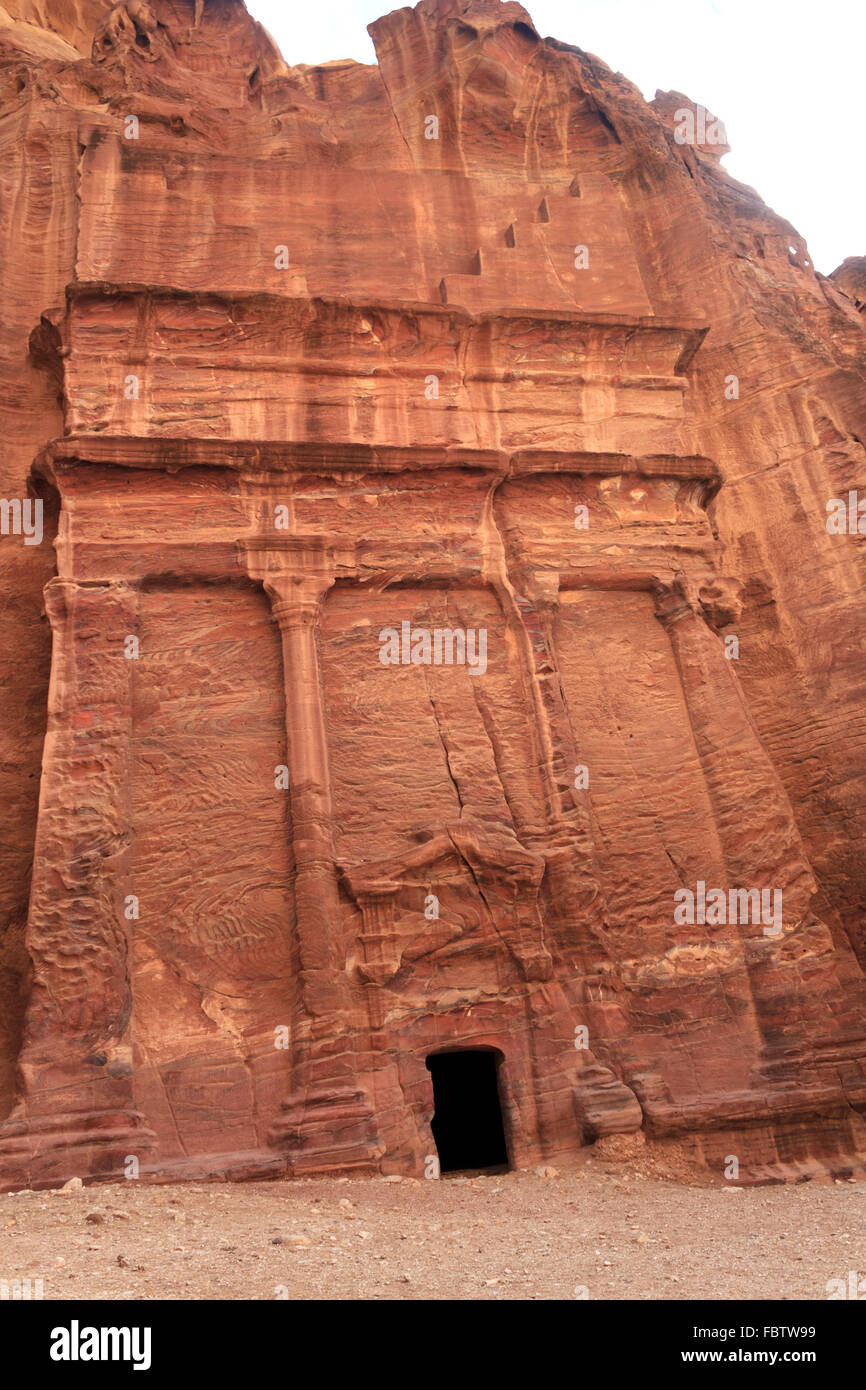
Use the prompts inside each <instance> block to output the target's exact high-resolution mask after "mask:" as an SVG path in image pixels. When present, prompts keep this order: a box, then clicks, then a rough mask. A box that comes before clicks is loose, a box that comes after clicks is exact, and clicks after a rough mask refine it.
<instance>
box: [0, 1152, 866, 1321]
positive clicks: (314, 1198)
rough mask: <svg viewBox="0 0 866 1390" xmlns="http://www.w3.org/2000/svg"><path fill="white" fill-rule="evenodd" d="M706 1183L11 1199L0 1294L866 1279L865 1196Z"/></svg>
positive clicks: (603, 1171)
mask: <svg viewBox="0 0 866 1390" xmlns="http://www.w3.org/2000/svg"><path fill="white" fill-rule="evenodd" d="M707 1182H708V1180H707V1179H706V1177H704V1178H703V1179H701V1180H699V1181H694V1182H691V1183H689V1182H687V1181H683V1180H680V1181H673V1180H671V1179H669V1178H665V1177H659V1176H651V1175H648V1174H647V1172H646V1170H645V1169H644V1171H635V1170H634V1169H632V1170H629V1169H628V1168H627V1167H624V1166H622V1165H619V1166H617V1165H614V1166H611V1165H609V1164H608V1165H607V1166H605V1165H604V1164H603V1162H602V1161H600V1160H594V1161H592V1160H589V1161H584V1162H583V1163H581V1164H575V1165H574V1166H572V1167H569V1168H563V1169H550V1168H547V1169H539V1170H533V1171H528V1172H516V1173H503V1174H485V1175H479V1176H476V1177H466V1176H457V1177H452V1176H449V1177H444V1178H442V1179H440V1180H439V1181H417V1180H413V1179H402V1180H400V1179H393V1178H392V1179H381V1178H379V1179H348V1180H347V1179H328V1180H309V1181H300V1182H272V1183H245V1184H223V1183H219V1184H212V1185H211V1184H207V1185H196V1186H178V1187H153V1186H141V1185H138V1184H136V1183H135V1182H133V1181H130V1182H126V1183H122V1184H117V1185H111V1186H106V1185H97V1186H91V1187H85V1188H80V1187H79V1188H74V1189H73V1190H71V1191H60V1192H20V1193H15V1194H11V1195H6V1196H0V1280H3V1279H5V1280H11V1279H16V1278H17V1279H23V1278H27V1277H29V1278H30V1279H31V1280H32V1279H37V1278H41V1279H42V1281H43V1296H44V1298H45V1299H46V1300H48V1299H58V1298H61V1299H67V1298H75V1299H90V1298H107V1299H153V1298H169V1299H275V1298H289V1299H292V1300H296V1299H401V1300H404V1299H459V1300H466V1299H493V1300H500V1299H574V1298H576V1297H588V1298H590V1299H624V1298H625V1299H647V1300H657V1299H695V1298H709V1299H729V1298H745V1299H773V1298H781V1299H794V1298H805V1299H817V1300H826V1298H827V1281H828V1280H831V1279H846V1280H847V1278H848V1274H849V1271H850V1270H857V1271H859V1272H860V1274H861V1275H866V1183H864V1182H863V1181H843V1182H840V1181H836V1182H828V1183H814V1182H810V1183H804V1184H800V1185H795V1186H785V1187H752V1188H748V1187H747V1188H738V1187H736V1186H734V1185H732V1184H722V1183H718V1182H716V1183H714V1184H713V1185H707ZM864 1289H866V1283H864ZM583 1290H585V1293H584V1292H582V1291H583Z"/></svg>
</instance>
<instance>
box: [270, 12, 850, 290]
mask: <svg viewBox="0 0 866 1390" xmlns="http://www.w3.org/2000/svg"><path fill="white" fill-rule="evenodd" d="M246 3H247V9H248V10H249V11H250V13H251V14H253V15H254V16H255V18H256V19H258V20H260V22H261V23H262V24H264V26H265V28H266V29H268V31H269V32H270V33H271V34H272V35H273V37H274V38H275V39H276V41H277V43H278V44H279V45H280V48H281V50H282V53H283V57H284V58H285V59H286V61H287V62H289V63H322V62H327V61H329V60H330V59H333V58H355V59H356V60H357V61H358V62H361V63H375V61H376V56H375V53H374V50H373V45H372V42H371V41H370V37H369V35H368V34H367V32H366V26H367V25H368V24H369V23H370V22H371V21H372V20H374V19H377V18H378V17H379V15H381V14H387V13H388V12H389V10H390V9H392V8H398V6H395V5H391V4H389V0H313V3H310V4H300V5H299V4H298V0H246ZM524 8H525V9H526V10H528V12H529V13H530V15H531V16H532V19H533V21H534V23H535V27H536V29H537V30H538V32H539V33H540V34H541V35H542V36H547V35H549V36H551V37H553V38H556V39H562V40H563V41H564V42H565V43H572V44H575V45H576V46H577V47H579V48H583V49H586V50H588V51H589V52H590V53H595V54H597V55H598V56H599V57H600V58H603V59H604V61H605V62H606V63H607V64H608V65H609V66H610V67H612V68H613V69H614V70H615V71H616V70H619V71H620V72H622V73H624V74H625V76H626V77H628V78H629V79H630V80H631V81H632V82H634V83H635V85H636V86H638V87H639V88H640V89H641V91H642V92H643V94H644V96H645V97H647V98H648V99H649V98H651V97H653V96H654V95H655V92H656V89H657V88H661V89H662V90H663V91H668V90H672V89H673V90H676V91H680V92H684V93H685V94H686V96H688V97H690V98H691V100H692V101H693V102H696V103H700V104H702V105H703V106H705V107H706V108H707V109H708V110H710V111H712V112H713V113H714V114H715V115H717V116H720V117H721V119H722V120H723V121H724V123H725V128H726V131H727V135H728V143H729V144H730V145H731V147H732V149H731V153H730V154H729V155H726V156H725V159H724V167H725V168H726V169H727V170H728V172H729V173H730V174H732V175H733V176H734V178H737V179H740V180H741V181H742V182H743V183H748V184H751V185H752V187H753V188H756V189H757V190H758V192H759V193H760V194H761V197H762V198H763V199H764V201H765V202H766V203H768V204H769V206H770V207H772V208H774V209H775V211H776V212H778V213H780V214H781V215H782V216H783V217H786V218H787V219H788V221H789V222H791V223H793V225H794V227H795V228H796V229H797V231H799V232H800V233H801V234H802V235H803V236H804V237H805V238H806V241H807V242H808V245H809V251H810V253H811V257H812V260H813V263H814V264H815V266H816V267H817V269H818V270H820V271H823V272H824V274H825V275H826V274H829V272H830V271H831V270H833V269H834V268H835V267H836V266H837V265H838V264H839V263H840V262H841V261H842V260H844V258H845V257H846V256H862V255H866V191H864V189H866V167H864V158H863V149H864V144H866V67H864V62H866V0H819V3H818V4H815V3H814V0H527V3H525V4H524Z"/></svg>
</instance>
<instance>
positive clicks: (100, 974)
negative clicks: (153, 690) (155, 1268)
mask: <svg viewBox="0 0 866 1390" xmlns="http://www.w3.org/2000/svg"><path fill="white" fill-rule="evenodd" d="M45 606H46V611H47V613H48V618H49V621H50V623H51V627H52V633H53V649H52V664H51V684H50V690H49V702H48V730H47V734H46V738H45V749H44V755H43V763H42V784H41V794H40V802H39V821H38V826H37V832H36V844H35V851H34V870H33V881H32V886H31V896H30V911H29V917H28V923H27V935H26V943H27V949H28V952H29V954H30V958H31V960H32V963H33V984H32V991H31V995H30V1001H29V1005H28V1009H27V1015H26V1022H25V1034H24V1040H23V1044H22V1049H21V1061H20V1071H21V1078H22V1082H23V1090H24V1093H23V1097H22V1100H21V1102H20V1104H19V1107H18V1109H17V1111H16V1112H15V1113H14V1114H13V1116H12V1117H11V1118H10V1120H9V1121H7V1122H6V1123H5V1124H4V1125H2V1126H0V1152H2V1153H3V1155H4V1163H3V1168H4V1173H8V1174H9V1175H10V1176H11V1175H12V1174H13V1173H15V1172H16V1171H20V1172H21V1173H22V1176H23V1177H24V1178H25V1180H26V1181H28V1182H36V1183H42V1184H44V1183H45V1182H47V1181H63V1180H64V1179H65V1178H68V1177H70V1176H73V1175H76V1174H84V1175H88V1174H96V1173H101V1172H105V1173H108V1172H113V1173H114V1174H115V1175H117V1174H118V1173H119V1171H120V1170H121V1169H122V1164H123V1161H124V1159H125V1158H126V1157H127V1156H128V1155H136V1156H141V1155H142V1153H143V1151H145V1150H146V1149H148V1148H149V1147H151V1145H152V1143H153V1140H154V1136H153V1135H152V1134H151V1133H150V1131H148V1130H147V1129H146V1128H145V1127H144V1121H143V1119H142V1117H141V1115H140V1114H139V1113H138V1112H137V1111H136V1109H135V1106H134V1100H133V1077H132V1044H131V1037H130V1019H131V1012H132V997H131V987H130V980H129V973H128V968H127V952H128V931H129V928H130V921H128V920H127V916H126V915H125V913H126V910H127V908H129V910H130V915H132V911H133V909H132V904H131V901H130V900H129V895H130V894H131V893H132V891H133V890H132V886H131V883H130V841H131V826H130V787H129V773H130V758H131V750H130V735H131V725H132V686H133V678H134V668H135V655H134V653H135V648H134V645H132V644H129V643H128V639H130V638H136V637H137V630H138V595H137V592H136V591H135V589H133V588H131V587H130V586H129V585H127V584H124V583H109V582H91V583H76V582H74V581H72V580H68V579H53V580H52V581H51V582H50V583H49V584H48V585H47V587H46V590H45Z"/></svg>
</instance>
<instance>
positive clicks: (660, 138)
mask: <svg viewBox="0 0 866 1390" xmlns="http://www.w3.org/2000/svg"><path fill="white" fill-rule="evenodd" d="M370 32H371V34H372V37H373V41H374V44H375V47H376V54H377V59H378V63H377V65H375V66H365V65H363V64H358V63H355V62H349V61H346V62H337V63H326V64H323V65H321V66H318V67H309V66H306V65H301V66H297V67H290V66H288V65H287V64H286V63H285V62H284V61H283V59H282V58H281V56H280V54H279V53H278V52H277V50H276V48H275V46H274V44H273V43H272V41H271V40H270V39H269V37H268V35H267V34H266V33H265V31H264V30H263V29H262V28H261V27H260V26H259V25H258V24H256V23H255V22H254V21H253V20H252V19H251V18H250V17H249V16H248V14H247V13H246V11H245V9H244V7H243V5H242V4H241V3H240V0H153V3H151V4H146V3H143V0H126V3H122V4H117V5H114V6H110V5H108V4H101V3H98V0H80V3H77V4H76V3H74V0H68V2H64V3H62V2H61V0H5V7H4V8H3V9H0V77H2V86H0V145H2V157H0V180H2V191H3V197H2V200H0V246H2V272H0V274H2V279H0V304H2V307H3V315H2V327H0V425H2V438H3V441H4V446H3V450H2V455H0V469H2V478H0V487H2V489H3V496H4V499H5V500H4V501H3V503H2V520H3V536H2V538H0V568H2V583H3V589H4V594H5V598H6V602H5V604H4V606H3V609H2V612H0V636H2V642H0V653H2V655H0V664H2V672H0V728H2V759H0V792H2V801H3V807H4V825H3V835H2V837H0V861H2V872H0V924H2V927H3V931H4V935H3V938H2V941H3V954H2V958H0V1011H2V1018H0V1183H2V1184H3V1185H4V1186H7V1187H10V1186H20V1185H22V1184H25V1183H29V1184H36V1185H43V1186H45V1185H55V1184H57V1183H59V1182H60V1181H63V1180H65V1179H67V1178H68V1177H70V1176H71V1175H72V1174H80V1175H82V1176H84V1177H85V1178H86V1177H91V1178H97V1177H101V1178H109V1177H121V1176H124V1175H125V1176H138V1177H140V1178H141V1179H148V1178H150V1179H155V1180H159V1179H162V1180H165V1179H166V1178H183V1177H185V1176H188V1177H201V1176H208V1175H213V1174H226V1175H228V1176H231V1177H237V1178H242V1177H248V1176H263V1175H270V1174H273V1175H282V1174H288V1175H297V1174H306V1173H312V1172H334V1171H358V1172H372V1171H379V1172H384V1173H413V1174H417V1175H419V1176H420V1175H422V1174H423V1173H424V1172H425V1171H428V1172H429V1170H430V1160H431V1157H432V1156H435V1154H436V1144H435V1140H434V1134H433V1132H432V1131H431V1121H432V1119H433V1108H434V1098H433V1089H432V1084H431V1072H430V1069H429V1068H428V1065H427V1063H428V1060H429V1059H430V1058H431V1057H432V1056H434V1055H435V1054H437V1053H439V1052H441V1051H443V1050H455V1049H483V1050H487V1051H490V1052H492V1053H493V1054H494V1056H495V1058H496V1062H497V1068H498V1095H499V1100H500V1103H501V1108H502V1116H503V1121H504V1129H505V1139H506V1143H507V1149H508V1156H509V1161H510V1162H511V1163H513V1164H515V1165H523V1164H528V1163H535V1162H539V1161H541V1160H546V1159H549V1158H553V1157H555V1156H556V1155H557V1154H567V1153H568V1152H570V1151H573V1150H575V1149H577V1148H578V1147H580V1146H581V1145H585V1144H589V1143H593V1142H595V1141H597V1140H598V1139H601V1138H606V1137H608V1136H611V1135H618V1134H619V1135H622V1134H633V1133H638V1132H643V1133H645V1134H646V1135H647V1136H649V1137H655V1138H665V1137H671V1136H677V1137H679V1138H680V1139H681V1140H682V1141H683V1142H685V1143H686V1144H687V1145H688V1146H689V1147H690V1149H691V1151H692V1152H693V1154H694V1155H695V1157H696V1158H697V1159H698V1160H699V1161H701V1162H703V1163H706V1164H707V1165H709V1166H710V1167H711V1168H713V1169H714V1170H717V1171H719V1172H720V1173H721V1172H722V1171H723V1169H725V1168H726V1165H728V1164H729V1160H730V1157H731V1156H732V1155H733V1156H735V1157H736V1158H737V1161H738V1165H739V1172H738V1180H739V1181H740V1182H743V1181H747V1182H760V1181H773V1180H776V1181H778V1180H779V1179H789V1178H797V1177H799V1178H803V1177H809V1176H812V1175H814V1174H826V1173H828V1172H830V1173H849V1172H852V1171H854V1170H855V1169H857V1168H858V1167H859V1165H860V1164H861V1162H862V1159H863V1155H864V1151H866V1125H864V1108H866V1008H864V1005H866V997H864V996H866V991H864V978H863V966H864V963H866V933H864V921H866V917H864V900H866V865H864V859H863V855H862V851H861V846H862V844H863V841H864V837H866V704H864V698H863V688H864V674H866V642H864V614H863V606H862V603H861V594H862V590H863V579H864V572H863V571H864V544H866V542H864V540H863V534H864V533H866V449H864V441H866V389H864V388H866V332H864V322H863V316H862V311H863V258H859V259H858V258H853V257H852V258H851V259H850V260H849V261H846V263H845V266H844V267H840V270H839V271H838V272H836V273H834V276H832V277H829V278H828V277H825V276H823V275H820V274H818V273H816V271H815V268H814V266H813V265H812V264H811V262H810V258H809V255H808V251H807V248H806V246H805V243H804V242H803V239H802V238H801V237H800V236H799V235H798V234H797V233H796V232H795V231H794V229H793V228H792V227H791V226H790V225H789V224H788V223H786V222H785V221H784V220H783V219H782V218H780V217H778V216H777V215H775V214H774V213H772V212H771V211H770V210H769V209H768V208H766V207H765V205H764V204H763V203H762V202H761V200H760V198H759V197H758V196H757V194H756V193H754V192H753V190H751V189H749V188H746V187H744V186H743V185H741V184H739V183H737V182H736V181H735V180H734V179H732V178H731V177H730V176H729V175H728V174H727V173H726V171H725V170H724V168H723V167H722V165H721V163H720V158H721V156H722V155H723V154H724V152H725V151H726V150H727V148H728V146H727V140H726V136H725V134H724V130H723V127H722V126H721V123H720V122H719V121H718V120H717V118H716V117H715V116H713V115H711V114H710V113H707V112H706V111H704V109H703V108H701V107H698V106H695V105H694V104H693V103H692V102H691V101H690V100H689V99H688V98H686V97H684V96H682V94H680V93H659V94H658V95H657V97H656V99H655V101H653V102H651V103H646V102H645V101H644V100H643V98H642V96H641V95H640V93H639V92H638V91H637V89H636V88H635V87H634V86H633V85H632V84H631V83H629V82H628V81H626V80H625V79H624V78H623V77H622V76H621V75H620V74H615V73H613V72H611V71H610V69H609V68H608V67H607V66H606V65H605V64H604V63H603V62H601V61H600V60H599V59H597V58H595V57H592V56H591V55H589V54H587V53H584V52H582V51H581V50H580V49H577V48H573V47H571V46H569V45H567V44H564V43H560V42H558V41H556V40H554V39H542V38H541V37H540V36H539V35H538V33H537V32H536V30H535V28H534V26H533V23H532V21H531V19H530V17H529V15H528V14H527V13H526V11H525V10H524V9H523V8H522V7H521V6H520V5H518V4H514V3H506V4H500V3H498V0H422V3H421V4H419V5H417V6H416V7H415V8H414V9H401V10H397V11H395V12H394V13H393V14H390V15H387V16H386V17H384V18H382V19H380V20H377V21H376V22H375V23H374V24H372V25H371V26H370ZM858 487H859V489H860V493H858ZM861 495H862V496H863V498H864V501H863V504H862V512H861V510H860V507H861V503H860V497H861ZM861 516H862V525H861V524H860V519H861ZM52 541H53V543H54V544H53V548H52V545H51V542H52ZM49 666H50V680H49Z"/></svg>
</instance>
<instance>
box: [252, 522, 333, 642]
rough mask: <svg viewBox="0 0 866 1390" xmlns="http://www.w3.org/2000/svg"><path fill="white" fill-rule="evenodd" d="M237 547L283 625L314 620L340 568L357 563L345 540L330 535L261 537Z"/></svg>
mask: <svg viewBox="0 0 866 1390" xmlns="http://www.w3.org/2000/svg"><path fill="white" fill-rule="evenodd" d="M238 547H239V549H240V550H241V553H242V555H243V557H244V563H245V566H246V569H247V573H248V574H249V575H250V576H251V577H252V578H253V579H258V580H260V581H261V583H262V584H263V585H264V587H265V590H266V591H267V593H268V595H269V597H270V599H271V604H272V606H273V611H274V616H275V617H276V619H277V621H278V622H279V623H280V625H281V626H283V624H284V622H291V621H292V620H296V619H301V620H303V619H305V618H311V617H313V616H314V615H315V613H316V612H317V610H318V606H319V604H320V603H321V600H322V599H323V598H324V596H325V594H326V593H327V592H328V590H329V589H330V588H331V586H332V585H333V583H334V581H335V579H336V577H337V567H338V565H340V564H347V563H348V564H351V563H352V562H353V560H354V555H353V553H352V551H351V547H350V546H349V545H347V543H346V541H345V540H344V539H343V538H342V537H340V536H336V535H332V534H330V533H328V532H307V533H293V534H290V535H274V536H263V535H259V536H255V537H253V538H252V539H243V540H240V541H239V542H238Z"/></svg>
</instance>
